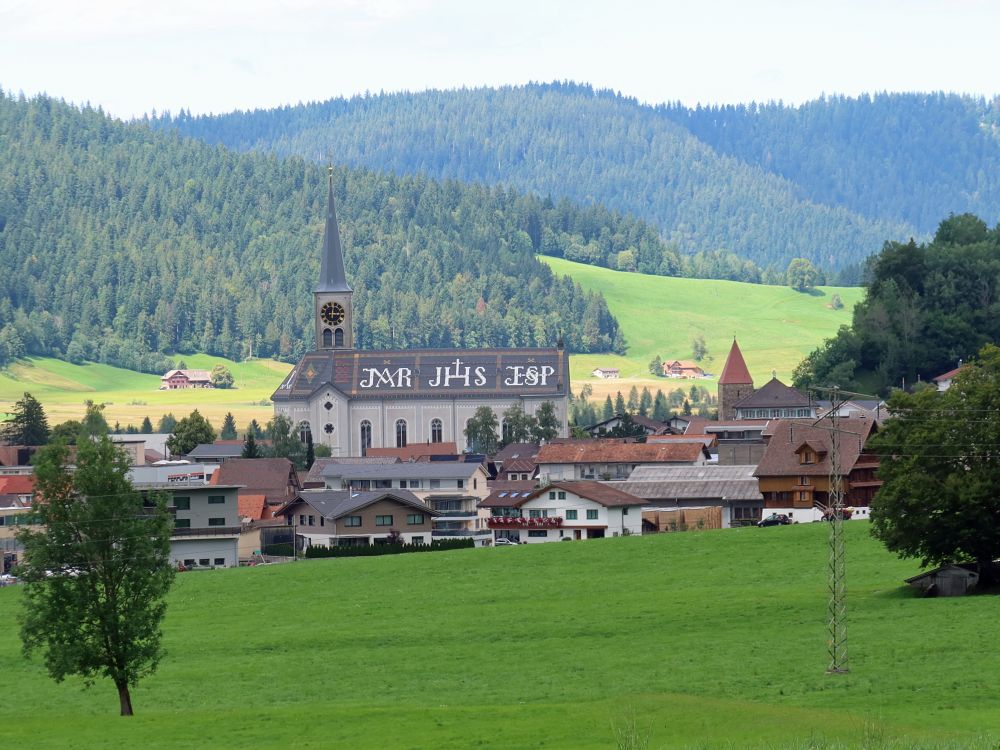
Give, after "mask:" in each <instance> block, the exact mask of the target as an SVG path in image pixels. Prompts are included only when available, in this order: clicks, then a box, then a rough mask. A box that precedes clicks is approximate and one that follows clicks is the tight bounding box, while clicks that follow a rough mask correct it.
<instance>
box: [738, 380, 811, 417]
mask: <svg viewBox="0 0 1000 750" xmlns="http://www.w3.org/2000/svg"><path fill="white" fill-rule="evenodd" d="M781 406H784V407H804V406H815V404H813V402H812V401H810V400H809V397H808V396H806V395H805V394H804V393H802V391H800V390H797V389H795V388H793V387H792V386H790V385H785V384H784V383H782V382H781V381H780V380H778V379H777V378H771V379H770V380H769V381H768V382H767V383H765V384H764V385H763V386H761V387H760V388H758V389H757V390H755V391H754V392H753V393H751V394H750V395H749V396H747V397H746V398H742V399H740V400H739V401H737V402H736V403H735V404H733V408H734V409H749V408H760V407H781Z"/></svg>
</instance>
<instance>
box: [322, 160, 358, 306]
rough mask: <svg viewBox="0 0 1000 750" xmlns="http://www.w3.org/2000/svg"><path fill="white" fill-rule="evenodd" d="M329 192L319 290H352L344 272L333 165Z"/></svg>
mask: <svg viewBox="0 0 1000 750" xmlns="http://www.w3.org/2000/svg"><path fill="white" fill-rule="evenodd" d="M329 182H330V185H329V192H328V194H327V199H326V230H325V231H324V232H323V259H322V261H321V262H320V269H319V283H318V284H317V285H316V291H317V292H350V291H351V287H350V286H349V285H348V283H347V274H345V273H344V252H343V250H341V247H340V228H339V227H338V226H337V210H336V209H335V208H334V205H333V167H330V173H329Z"/></svg>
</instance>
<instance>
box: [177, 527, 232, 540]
mask: <svg viewBox="0 0 1000 750" xmlns="http://www.w3.org/2000/svg"><path fill="white" fill-rule="evenodd" d="M239 535H240V527H239V526H202V527H199V528H196V529H190V528H181V529H171V530H170V536H171V538H175V537H179V536H239Z"/></svg>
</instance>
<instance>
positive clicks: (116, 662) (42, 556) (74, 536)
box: [19, 435, 174, 716]
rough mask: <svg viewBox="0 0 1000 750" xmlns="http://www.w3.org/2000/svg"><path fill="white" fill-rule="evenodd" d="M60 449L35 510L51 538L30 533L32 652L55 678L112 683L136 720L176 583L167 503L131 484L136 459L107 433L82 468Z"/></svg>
mask: <svg viewBox="0 0 1000 750" xmlns="http://www.w3.org/2000/svg"><path fill="white" fill-rule="evenodd" d="M68 462H69V451H68V450H67V448H66V446H65V444H63V443H54V444H52V445H50V446H48V447H46V448H44V449H43V450H41V451H39V453H38V456H37V460H36V464H35V477H36V487H37V489H38V493H39V495H40V497H42V498H44V500H43V501H42V502H39V503H38V504H37V506H36V508H35V513H36V514H37V515H38V519H39V521H40V522H41V523H42V524H43V525H44V526H43V528H44V531H33V530H30V529H26V530H24V531H22V532H21V533H20V534H19V540H20V541H21V543H22V544H23V545H24V563H23V565H22V566H21V568H20V572H21V576H22V577H23V579H24V581H25V587H24V595H23V606H24V614H23V617H22V620H21V639H22V642H23V644H24V652H25V654H26V655H31V654H32V653H34V652H35V651H41V652H42V654H43V657H44V661H45V667H46V669H47V670H48V673H49V675H50V676H51V677H52V678H53V679H54V680H56V681H57V682H61V681H62V680H64V679H65V678H66V677H68V676H70V675H80V676H81V677H83V679H84V681H85V683H86V684H87V685H90V684H93V683H94V682H96V681H97V679H99V678H101V677H107V678H109V679H110V680H111V681H112V682H114V684H115V687H116V688H117V689H118V697H119V703H120V706H121V715H122V716H130V715H131V714H132V697H131V688H133V687H135V686H136V684H138V682H139V680H140V679H141V678H142V677H144V676H146V675H148V674H151V673H152V672H153V671H155V669H156V667H157V664H158V663H159V661H160V657H161V655H162V651H161V648H160V637H161V633H160V623H161V621H162V620H163V614H164V612H165V610H166V602H165V600H164V597H165V596H166V594H167V591H168V589H169V588H170V584H171V582H172V581H173V577H174V571H173V568H172V567H171V565H170V529H171V522H170V515H169V513H168V511H167V507H166V498H165V496H163V495H162V494H157V493H151V494H150V495H149V496H148V497H147V498H146V499H145V500H144V499H143V498H142V497H141V496H140V494H139V493H138V492H136V491H135V490H134V489H133V487H132V485H131V483H130V482H129V479H128V471H129V461H128V457H127V455H126V454H125V452H124V451H122V450H120V449H119V448H118V447H117V446H115V444H114V443H112V442H111V440H110V439H109V438H108V437H107V436H106V435H105V436H101V437H99V438H97V439H95V440H84V441H81V442H80V444H79V446H78V447H77V451H76V457H75V459H74V464H75V466H76V468H75V470H74V471H72V472H70V471H69V470H68V468H67V464H68Z"/></svg>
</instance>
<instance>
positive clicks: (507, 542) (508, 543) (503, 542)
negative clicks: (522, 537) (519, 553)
mask: <svg viewBox="0 0 1000 750" xmlns="http://www.w3.org/2000/svg"><path fill="white" fill-rule="evenodd" d="M493 544H494V545H495V546H497V547H516V546H517V542H515V541H514V540H513V539H497V540H496V541H494V542H493Z"/></svg>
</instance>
